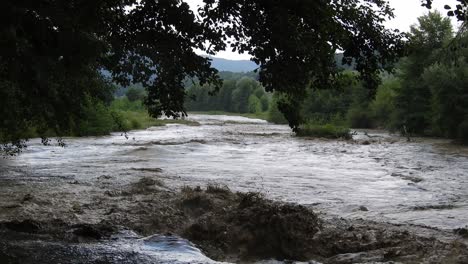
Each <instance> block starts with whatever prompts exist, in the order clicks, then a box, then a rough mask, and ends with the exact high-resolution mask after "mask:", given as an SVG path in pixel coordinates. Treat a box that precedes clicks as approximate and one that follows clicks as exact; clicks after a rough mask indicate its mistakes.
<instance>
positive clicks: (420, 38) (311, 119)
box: [298, 12, 468, 143]
mask: <svg viewBox="0 0 468 264" xmlns="http://www.w3.org/2000/svg"><path fill="white" fill-rule="evenodd" d="M409 37H410V44H409V54H408V56H407V57H405V58H403V59H402V60H401V61H400V62H399V64H398V65H397V71H396V73H395V74H382V75H381V78H382V79H383V82H382V83H381V84H380V85H379V86H378V88H377V90H376V95H375V97H373V96H372V95H371V94H370V93H369V90H368V89H366V88H365V85H364V83H363V82H361V81H359V78H358V77H359V74H358V73H357V72H352V71H343V72H342V73H340V74H339V75H338V78H336V82H335V83H334V84H333V85H332V86H331V87H324V88H322V87H321V86H320V85H312V86H311V87H309V89H308V94H307V96H306V97H305V99H304V101H303V103H302V104H301V107H300V111H301V112H300V114H301V118H302V123H303V124H305V125H302V126H300V127H299V129H298V135H318V136H323V135H322V133H327V132H330V134H331V135H335V134H336V133H335V132H334V131H332V129H331V128H332V127H340V128H343V127H352V128H376V127H378V128H385V129H390V130H395V131H401V132H402V133H406V134H409V135H428V136H440V137H447V138H453V139H455V140H457V141H458V142H461V143H468V130H467V127H468V62H467V61H468V48H466V47H464V46H463V45H460V46H458V47H454V46H453V45H455V44H454V43H456V41H460V40H454V36H453V31H452V26H451V23H450V20H449V19H447V18H443V17H442V16H441V14H440V13H437V12H430V13H429V14H428V15H426V16H423V17H421V18H419V24H418V25H415V26H413V27H412V28H411V32H410V35H409ZM458 38H460V39H461V40H462V41H463V40H466V39H468V36H465V35H459V36H458ZM454 50H455V52H456V59H455V60H453V58H450V59H448V58H447V55H446V54H452V53H453V52H454Z"/></svg>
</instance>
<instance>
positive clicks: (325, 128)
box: [296, 123, 352, 139]
mask: <svg viewBox="0 0 468 264" xmlns="http://www.w3.org/2000/svg"><path fill="white" fill-rule="evenodd" d="M296 136H298V137H318V138H330V139H336V138H342V139H352V135H351V132H350V130H349V128H347V127H342V126H335V125H332V124H326V125H316V124H310V123H309V124H304V125H302V126H300V127H299V130H298V131H297V132H296Z"/></svg>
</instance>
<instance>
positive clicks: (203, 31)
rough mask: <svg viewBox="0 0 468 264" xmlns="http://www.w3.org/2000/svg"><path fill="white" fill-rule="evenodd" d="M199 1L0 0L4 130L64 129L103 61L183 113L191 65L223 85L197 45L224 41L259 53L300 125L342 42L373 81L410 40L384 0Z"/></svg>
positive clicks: (161, 105) (156, 110) (204, 78)
mask: <svg viewBox="0 0 468 264" xmlns="http://www.w3.org/2000/svg"><path fill="white" fill-rule="evenodd" d="M204 2H205V6H204V7H202V10H201V12H200V15H199V16H195V14H193V12H192V11H191V10H190V9H189V6H188V5H187V4H186V3H185V2H183V1H181V0H160V1H151V0H141V1H140V0H102V1H89V0H75V1H53V0H25V1H14V0H6V1H4V2H3V3H2V11H3V13H2V17H1V23H0V40H1V41H0V85H1V87H2V94H1V97H2V99H3V100H4V101H6V102H8V103H2V104H1V106H0V107H1V110H0V111H1V112H0V114H2V117H4V118H3V120H2V123H1V127H0V129H1V130H0V135H1V138H0V140H1V142H3V143H5V142H14V143H16V145H18V146H20V145H21V144H20V141H21V139H22V138H23V134H22V131H24V130H25V129H27V128H28V127H31V126H44V127H47V128H48V129H53V130H55V131H56V133H57V134H59V135H60V134H63V133H64V132H65V131H66V130H67V129H68V128H69V126H70V124H72V123H73V122H71V120H70V119H72V120H73V119H76V114H75V113H78V112H79V109H80V107H81V105H82V102H83V101H84V100H85V97H86V96H87V95H89V96H91V97H96V98H97V97H99V96H100V93H102V90H101V89H100V88H99V87H102V84H103V83H105V80H103V78H102V77H101V74H100V73H101V72H102V70H106V71H107V72H109V73H110V74H109V78H110V79H112V81H113V82H115V83H117V84H119V85H123V86H128V85H129V84H130V83H141V84H142V86H143V87H145V89H146V90H147V91H148V95H147V98H146V100H145V104H146V105H147V108H148V111H149V113H150V114H151V115H152V116H154V117H158V116H160V115H162V114H164V115H167V116H172V117H179V116H181V115H185V108H184V100H185V98H186V90H185V89H184V81H185V80H186V78H187V77H188V78H194V79H197V80H198V81H199V82H200V84H201V85H203V84H205V83H210V84H212V85H213V86H214V87H215V89H218V88H219V87H220V86H221V81H220V79H219V76H218V75H217V71H216V70H215V69H214V68H212V67H211V66H210V59H209V58H206V57H203V56H199V55H197V54H196V53H195V52H194V50H195V49H200V50H203V51H205V52H206V53H208V54H210V55H213V54H215V53H216V52H217V51H220V50H224V49H225V48H226V45H227V44H226V43H227V42H230V44H231V46H232V49H233V50H239V51H241V52H247V53H249V54H250V55H252V59H253V61H255V62H256V63H258V64H260V65H261V67H260V70H259V79H260V82H261V83H262V84H263V85H264V87H265V88H266V90H267V91H270V92H271V91H274V90H277V91H279V92H281V93H283V94H285V97H284V100H283V101H282V102H280V103H279V107H280V109H281V110H282V111H283V112H284V113H285V115H286V117H288V119H289V123H290V125H291V126H292V127H293V128H296V127H297V126H298V124H299V123H300V121H301V118H300V115H299V113H298V109H297V105H299V104H297V103H298V102H300V101H301V100H302V98H303V95H304V94H305V89H306V87H307V86H308V84H309V83H310V82H322V83H325V82H329V81H330V79H333V76H334V73H335V72H336V65H335V62H334V60H333V57H334V54H335V52H336V50H338V49H340V50H343V51H344V57H343V61H344V62H347V63H351V61H352V59H354V61H355V63H356V69H357V70H358V71H359V72H360V73H361V75H360V76H361V78H362V79H363V80H365V81H366V82H365V83H366V84H367V87H368V88H371V89H374V88H375V87H376V86H377V83H378V81H377V79H378V78H377V74H376V71H377V70H378V69H380V68H386V69H389V68H390V67H391V66H392V62H394V61H395V59H396V58H397V57H398V56H399V54H400V53H401V51H402V47H403V43H402V41H401V35H399V34H397V33H394V32H392V31H389V30H387V29H385V28H384V26H383V22H384V20H385V19H387V18H390V17H392V16H393V14H392V10H391V8H390V7H389V6H388V4H387V2H386V1H384V0H378V1H376V0H364V1H361V0H346V1H338V0H333V1H305V0H292V1H280V0H272V1H248V0H204ZM91 84H92V85H91ZM6 90H8V91H6ZM13 109H14V110H13Z"/></svg>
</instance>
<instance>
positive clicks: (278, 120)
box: [267, 96, 288, 124]
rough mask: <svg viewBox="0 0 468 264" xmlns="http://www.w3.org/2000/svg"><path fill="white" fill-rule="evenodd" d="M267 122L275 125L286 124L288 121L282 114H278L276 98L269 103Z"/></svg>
mask: <svg viewBox="0 0 468 264" xmlns="http://www.w3.org/2000/svg"><path fill="white" fill-rule="evenodd" d="M267 121H268V122H271V123H275V124H287V123H288V120H286V118H285V117H284V115H283V113H281V112H280V110H279V109H278V105H277V98H276V96H274V97H273V99H272V100H271V101H270V107H269V110H268V117H267Z"/></svg>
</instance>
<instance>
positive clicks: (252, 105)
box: [249, 94, 262, 113]
mask: <svg viewBox="0 0 468 264" xmlns="http://www.w3.org/2000/svg"><path fill="white" fill-rule="evenodd" d="M260 112H262V103H261V102H260V99H258V97H257V96H255V95H254V94H252V95H251V96H249V113H260Z"/></svg>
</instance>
